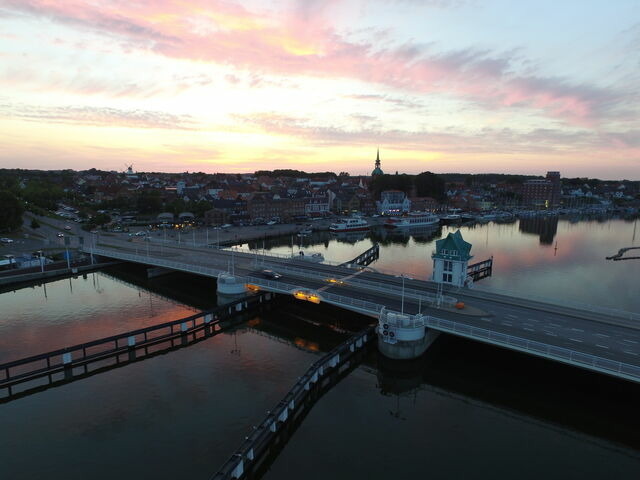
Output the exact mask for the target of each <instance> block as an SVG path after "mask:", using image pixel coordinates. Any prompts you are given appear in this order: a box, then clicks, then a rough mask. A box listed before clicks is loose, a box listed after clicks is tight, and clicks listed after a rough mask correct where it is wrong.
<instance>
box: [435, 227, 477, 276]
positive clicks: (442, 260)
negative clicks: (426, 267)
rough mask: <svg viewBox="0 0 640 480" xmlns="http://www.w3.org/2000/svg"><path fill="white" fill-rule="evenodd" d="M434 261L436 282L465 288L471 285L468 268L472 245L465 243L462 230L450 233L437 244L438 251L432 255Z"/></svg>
mask: <svg viewBox="0 0 640 480" xmlns="http://www.w3.org/2000/svg"><path fill="white" fill-rule="evenodd" d="M431 258H432V259H433V273H432V276H431V279H432V280H433V281H434V282H438V283H446V284H448V285H455V286H458V287H464V286H466V285H468V284H469V280H468V279H467V267H468V265H469V260H471V259H472V258H473V256H472V255H471V244H470V243H469V242H465V241H464V239H463V238H462V234H461V233H460V230H457V231H456V232H455V233H449V235H447V236H446V237H445V238H443V239H441V240H438V241H437V242H436V251H435V252H434V253H432V254H431Z"/></svg>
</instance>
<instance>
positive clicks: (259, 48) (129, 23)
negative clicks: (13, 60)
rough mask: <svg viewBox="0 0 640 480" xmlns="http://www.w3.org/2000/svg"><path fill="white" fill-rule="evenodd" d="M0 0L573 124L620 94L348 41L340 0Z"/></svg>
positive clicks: (416, 49) (195, 50)
mask: <svg viewBox="0 0 640 480" xmlns="http://www.w3.org/2000/svg"><path fill="white" fill-rule="evenodd" d="M3 3H4V5H5V9H7V10H10V11H12V12H19V13H21V14H23V15H24V14H27V15H31V16H34V17H38V18H42V17H44V18H48V19H50V20H52V21H55V22H59V23H63V24H66V25H71V26H73V27H79V28H84V29H88V30H91V31H95V32H100V33H102V34H104V35H108V36H112V37H114V38H117V39H119V40H120V41H127V42H129V43H131V44H132V45H135V46H136V47H137V48H138V49H141V50H144V51H152V52H155V53H157V54H160V55H164V56H167V57H171V58H178V59H188V60H195V61H202V62H212V63H216V64H222V65H227V66H233V67H235V68H237V69H246V70H249V71H251V72H252V74H255V75H257V77H256V78H257V79H258V78H261V76H262V75H264V74H269V75H281V76H295V75H299V76H314V77H320V78H349V79H356V80H359V81H362V82H366V83H372V84H378V85H384V86H390V87H393V88H396V89H401V90H404V91H407V92H411V93H414V94H429V93H438V94H446V95H453V96H455V97H458V98H462V99H465V100H468V101H472V102H476V103H478V104H481V105H485V106H487V107H504V108H523V107H524V108H533V109H535V110H537V111H539V112H542V113H543V114H544V115H547V116H549V117H553V118H559V119H562V120H564V121H567V122H570V123H572V124H576V125H595V124H597V123H599V122H601V121H603V120H605V119H606V114H607V113H608V112H609V111H610V110H611V109H612V105H614V104H615V105H617V104H618V103H620V102H621V101H623V99H622V98H621V95H620V94H619V93H617V92H615V91H614V90H613V89H611V88H608V89H606V90H605V89H602V88H598V87H595V86H589V85H580V84H576V83H575V82H571V81H570V80H569V79H566V78H554V77H542V76H535V75H523V74H518V73H517V72H518V66H519V65H521V64H523V63H525V60H524V59H522V58H520V56H519V54H518V53H517V52H515V51H509V52H493V51H488V50H482V49H477V48H467V49H458V50H455V51H447V52H442V51H437V50H436V48H435V46H434V45H420V44H415V43H406V44H403V45H396V46H390V45H386V46H380V45H377V44H375V43H373V42H371V41H369V42H367V41H361V42H354V41H350V40H347V39H346V38H345V37H344V36H342V35H341V34H340V33H339V32H337V31H336V30H335V29H334V28H333V27H332V26H331V24H330V21H329V17H330V15H326V14H325V12H327V11H328V10H329V11H331V9H334V8H337V7H336V5H339V3H340V2H318V1H309V2H298V8H294V9H293V11H288V12H287V11H285V12H277V13H274V12H253V11H249V10H248V9H247V8H245V7H243V6H241V5H239V4H234V3H231V2H228V1H223V0H206V1H205V0H191V1H186V2H184V1H177V0H157V1H146V2H125V1H120V0H112V1H106V0H105V1H101V2H92V3H85V2H80V1H78V0H58V1H56V2H51V1H48V0H4V1H3ZM459 3H460V2H455V1H453V2H451V1H446V0H442V1H430V2H428V4H430V5H431V6H433V5H439V6H443V7H444V6H446V7H452V6H457V5H458V4H459ZM254 85H260V83H259V82H258V81H256V82H255V83H254Z"/></svg>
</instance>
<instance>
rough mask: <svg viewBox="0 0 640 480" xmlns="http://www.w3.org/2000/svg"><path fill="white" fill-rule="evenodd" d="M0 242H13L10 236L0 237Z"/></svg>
mask: <svg viewBox="0 0 640 480" xmlns="http://www.w3.org/2000/svg"><path fill="white" fill-rule="evenodd" d="M0 242H2V243H13V240H11V239H10V238H6V237H4V238H0Z"/></svg>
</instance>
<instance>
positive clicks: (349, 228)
mask: <svg viewBox="0 0 640 480" xmlns="http://www.w3.org/2000/svg"><path fill="white" fill-rule="evenodd" d="M369 228H370V227H369V224H368V223H367V221H366V220H364V219H362V218H344V219H342V220H339V221H337V222H334V223H332V224H331V225H330V226H329V231H330V232H334V233H338V232H359V231H364V230H369Z"/></svg>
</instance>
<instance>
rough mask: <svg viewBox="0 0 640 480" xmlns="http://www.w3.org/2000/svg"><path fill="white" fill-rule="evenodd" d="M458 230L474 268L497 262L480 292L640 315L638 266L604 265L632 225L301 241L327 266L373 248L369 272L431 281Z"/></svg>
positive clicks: (280, 245) (281, 243)
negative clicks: (434, 258) (438, 255)
mask: <svg viewBox="0 0 640 480" xmlns="http://www.w3.org/2000/svg"><path fill="white" fill-rule="evenodd" d="M458 228H459V229H460V230H461V232H462V235H463V237H464V239H465V240H466V241H468V242H470V243H471V244H472V245H473V248H472V251H471V253H472V255H473V256H474V258H473V260H472V261H474V262H475V261H481V260H485V259H487V258H489V257H491V256H493V258H494V264H493V277H491V278H488V279H485V280H482V281H481V282H480V283H479V288H495V289H501V290H509V291H512V292H515V293H520V294H523V295H538V296H542V297H549V298H554V299H559V300H566V299H568V300H571V301H576V302H582V303H588V304H594V305H600V306H607V307H611V308H618V309H624V310H630V311H640V295H638V287H637V273H636V272H635V270H636V269H637V263H633V262H631V261H629V262H626V263H625V262H611V261H607V260H606V257H607V256H609V255H612V254H613V253H615V252H617V251H618V249H619V248H621V247H626V246H631V245H634V244H635V242H637V240H636V239H635V235H636V234H634V231H635V230H637V220H635V219H632V220H625V219H615V218H614V219H607V220H606V221H605V220H603V219H595V220H588V221H580V222H575V223H574V222H572V221H571V219H567V218H560V219H559V220H558V217H546V218H534V219H521V220H518V221H515V222H511V223H496V222H491V223H486V224H479V223H478V224H473V225H462V226H455V225H448V226H443V227H440V228H437V229H436V230H434V231H431V232H411V231H407V232H393V231H392V232H389V231H387V230H385V229H374V230H372V231H371V232H364V233H365V234H366V236H365V238H362V237H361V236H359V237H357V239H354V240H353V242H349V243H347V242H344V241H341V240H340V239H339V238H334V236H332V235H330V234H329V233H328V232H314V233H313V234H312V235H310V236H309V237H307V238H305V243H304V247H305V248H306V249H308V250H312V251H318V252H321V253H322V254H323V255H324V257H325V258H326V259H328V260H334V261H338V262H345V261H349V260H351V259H352V258H355V257H356V256H357V255H359V254H360V253H362V252H364V251H365V250H367V249H368V248H370V247H371V246H372V245H373V244H374V243H376V242H378V243H380V246H381V249H380V259H379V260H377V261H376V262H375V263H373V264H371V267H373V268H379V269H381V270H385V269H386V270H389V271H394V272H397V273H405V274H408V275H410V276H413V277H414V278H425V279H426V278H429V277H430V275H431V269H432V267H431V253H432V251H433V250H434V249H435V242H436V240H438V239H440V238H442V237H444V236H446V235H447V234H448V233H449V232H452V231H455V230H457V229H458ZM288 242H289V240H288V239H287V238H278V239H272V240H267V241H266V242H265V247H266V248H267V249H268V250H271V251H274V252H278V253H291V251H292V250H293V249H292V248H291V244H290V243H288ZM296 245H297V244H296ZM249 247H250V248H255V245H252V244H249ZM259 248H262V244H261V245H260V246H259ZM295 248H297V246H296V247H295Z"/></svg>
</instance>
